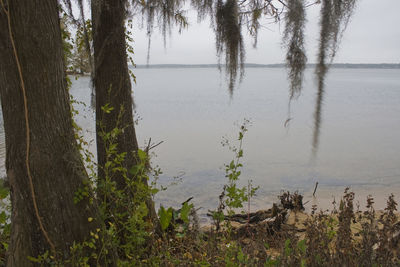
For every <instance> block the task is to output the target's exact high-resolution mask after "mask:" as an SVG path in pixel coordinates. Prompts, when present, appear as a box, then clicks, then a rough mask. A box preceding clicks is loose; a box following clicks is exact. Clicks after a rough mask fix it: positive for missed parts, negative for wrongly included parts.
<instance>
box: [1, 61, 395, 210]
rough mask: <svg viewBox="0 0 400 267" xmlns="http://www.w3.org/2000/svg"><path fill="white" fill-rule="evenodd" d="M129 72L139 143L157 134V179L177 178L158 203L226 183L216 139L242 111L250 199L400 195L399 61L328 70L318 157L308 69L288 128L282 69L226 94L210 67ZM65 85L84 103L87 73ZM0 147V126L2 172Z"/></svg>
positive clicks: (89, 124)
mask: <svg viewBox="0 0 400 267" xmlns="http://www.w3.org/2000/svg"><path fill="white" fill-rule="evenodd" d="M134 72H135V74H136V76H137V84H136V85H134V100H135V103H136V111H137V115H138V116H137V118H139V124H138V126H137V135H138V139H139V144H140V145H141V146H143V147H144V146H145V144H147V141H148V140H149V138H151V140H152V141H153V142H155V143H157V142H159V141H163V143H162V144H161V145H160V146H158V147H157V148H156V149H155V150H154V152H155V154H156V156H155V157H153V165H159V166H160V167H161V169H162V170H163V174H162V175H161V177H160V183H161V184H168V183H170V182H171V181H173V177H174V176H179V177H181V178H182V182H181V183H179V184H178V185H174V186H170V187H169V189H168V190H167V191H166V192H162V193H160V194H159V195H158V197H157V202H163V203H164V204H165V205H179V203H181V202H182V201H184V200H186V199H187V198H188V197H191V196H193V197H194V202H195V204H196V205H197V206H198V207H203V212H205V211H206V210H207V209H211V208H214V207H215V206H216V205H217V202H218V194H219V193H220V191H221V189H222V186H223V184H224V183H226V178H225V177H224V168H223V164H224V163H228V162H229V161H230V160H231V159H232V156H233V154H232V153H231V152H230V151H229V150H228V149H227V148H226V147H222V146H221V140H222V136H226V137H227V138H228V139H229V140H231V141H232V142H233V143H234V142H235V140H236V138H237V133H238V129H237V126H235V125H234V124H235V122H236V123H237V124H240V122H241V121H242V120H243V118H247V119H250V120H251V121H252V125H251V126H250V128H249V131H248V133H247V135H246V136H245V139H244V144H243V145H244V160H243V164H244V168H243V172H242V178H241V179H242V181H243V184H247V180H249V179H251V180H252V181H253V184H255V185H259V186H260V189H259V191H258V197H257V198H256V199H254V203H255V205H256V206H257V207H263V206H267V205H269V204H270V202H271V201H275V198H276V195H277V194H278V193H279V191H280V190H282V189H285V190H291V191H293V190H299V191H300V192H303V193H306V194H310V191H311V192H312V190H313V189H314V184H315V182H317V181H318V182H319V187H318V188H319V189H318V192H320V193H321V194H322V197H325V198H329V197H330V196H331V195H333V194H334V193H337V192H341V191H343V189H344V188H345V187H346V186H351V187H352V189H353V190H355V191H356V192H357V191H360V192H361V191H362V192H365V193H372V194H374V193H375V194H386V193H389V192H393V193H395V194H397V195H400V70H381V69H332V70H331V71H330V72H329V74H328V78H327V80H326V97H325V100H324V106H323V122H322V129H321V138H320V147H319V150H318V155H317V159H316V160H312V157H311V141H312V131H313V111H314V104H315V94H316V85H315V81H314V76H313V71H312V70H310V69H309V70H307V71H306V81H305V86H304V90H303V93H302V95H301V97H300V98H299V99H298V100H297V101H294V102H293V103H292V104H291V114H290V117H291V118H292V120H291V123H290V126H289V127H288V128H285V127H284V123H285V121H286V119H287V118H288V116H289V115H288V89H287V88H288V83H287V81H286V72H285V70H284V69H279V68H277V69H270V68H259V69H251V68H250V69H247V70H246V76H245V78H244V80H243V82H242V84H241V85H240V86H239V88H237V89H236V90H235V92H234V94H233V97H232V98H231V97H230V96H229V93H228V90H227V85H226V82H225V79H224V77H223V76H221V75H220V73H219V72H218V70H217V69H213V68H196V69H185V68H182V69H136V70H135V71H134ZM221 77H222V78H221ZM71 93H72V94H73V95H74V96H75V98H77V99H78V100H81V101H84V102H85V103H87V105H90V89H89V78H87V77H84V78H79V79H78V80H74V81H73V85H72V89H71ZM78 109H80V110H81V115H80V117H78V123H79V124H80V125H81V126H82V127H83V128H84V131H85V136H86V138H87V139H89V140H91V139H94V114H93V111H91V110H90V108H89V107H82V106H79V107H78ZM0 125H1V123H0ZM94 145H95V144H94V142H93V148H94ZM93 151H94V149H93ZM4 156H5V153H4V133H3V130H0V159H1V160H0V168H1V171H0V172H1V174H4ZM333 192H334V193H333ZM382 203H383V202H382Z"/></svg>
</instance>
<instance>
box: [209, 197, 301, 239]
mask: <svg viewBox="0 0 400 267" xmlns="http://www.w3.org/2000/svg"><path fill="white" fill-rule="evenodd" d="M279 200H280V202H281V203H280V204H276V203H274V204H273V205H272V208H270V209H268V210H259V211H256V212H252V213H247V214H246V213H241V214H233V215H225V216H224V220H225V221H231V222H237V223H240V224H241V225H240V226H238V227H234V228H235V230H234V232H235V234H236V235H238V236H243V235H249V234H251V233H253V234H255V233H257V232H258V231H259V230H260V229H263V230H264V231H266V232H268V233H269V234H274V233H276V232H278V231H280V230H281V229H282V226H284V225H285V223H286V220H287V218H288V214H289V213H290V211H291V210H297V211H299V210H304V205H303V196H302V195H300V194H298V193H297V192H295V193H293V194H291V193H289V192H283V193H282V194H281V195H280V196H279ZM207 216H210V217H212V216H213V215H212V212H211V211H210V212H209V213H207Z"/></svg>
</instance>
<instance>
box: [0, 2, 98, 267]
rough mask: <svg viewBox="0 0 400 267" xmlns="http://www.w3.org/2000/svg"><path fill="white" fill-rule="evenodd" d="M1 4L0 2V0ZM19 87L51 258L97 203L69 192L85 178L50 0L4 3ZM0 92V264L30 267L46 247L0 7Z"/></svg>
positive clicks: (85, 228)
mask: <svg viewBox="0 0 400 267" xmlns="http://www.w3.org/2000/svg"><path fill="white" fill-rule="evenodd" d="M4 2H6V1H4ZM5 4H6V3H5ZM6 9H8V11H9V12H8V13H9V15H10V19H11V29H12V34H13V39H14V41H15V46H16V52H17V54H18V56H19V61H20V63H21V70H22V75H23V80H24V82H25V86H26V100H27V107H28V108H27V114H28V119H29V125H30V126H29V135H30V152H29V169H30V171H31V174H32V175H31V179H32V184H33V189H34V196H35V199H36V203H37V207H38V213H39V216H40V218H41V222H42V224H43V228H44V230H45V232H47V234H48V237H49V239H50V240H51V242H52V243H53V244H54V246H55V248H56V250H57V252H58V253H59V254H58V257H61V258H66V257H68V255H69V253H70V247H71V245H72V244H73V242H74V241H77V242H79V241H82V240H83V239H85V238H86V237H88V234H89V231H90V229H91V228H92V226H94V225H92V224H93V223H89V222H88V217H95V214H96V209H95V208H94V207H93V206H91V205H90V204H89V202H88V201H87V200H83V201H81V202H80V203H78V204H74V202H73V198H74V194H75V192H76V191H77V190H78V188H79V187H81V186H82V181H83V180H84V179H87V174H86V171H85V168H84V166H83V163H82V161H81V158H80V155H79V151H78V148H77V145H76V141H75V139H74V133H73V129H72V121H71V113H70V106H69V96H68V92H67V86H66V79H65V72H64V65H63V49H62V40H61V33H60V24H59V17H58V4H57V1H56V0H41V1H38V0H36V1H33V0H13V1H9V6H8V7H7V6H6ZM0 95H1V103H2V109H3V118H4V130H5V139H6V153H7V154H6V171H7V176H8V179H9V183H10V189H11V204H12V216H11V222H12V227H11V241H10V245H9V249H8V259H7V266H33V263H32V262H30V261H29V260H28V256H32V257H37V256H38V255H40V254H42V253H44V252H45V251H51V246H50V244H49V242H48V240H47V239H46V238H45V236H44V233H43V232H44V231H43V230H41V229H40V225H39V219H38V217H37V212H36V211H35V208H34V205H33V203H34V199H33V196H32V187H31V186H30V182H29V181H30V177H29V176H28V174H27V166H26V158H25V156H26V153H27V143H26V124H25V119H26V118H25V108H24V100H23V93H22V88H21V83H20V75H19V72H18V69H17V64H16V58H15V56H14V52H13V47H12V44H11V39H10V37H9V28H8V23H7V16H6V13H5V12H4V10H3V9H2V8H0Z"/></svg>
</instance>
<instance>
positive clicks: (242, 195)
mask: <svg viewBox="0 0 400 267" xmlns="http://www.w3.org/2000/svg"><path fill="white" fill-rule="evenodd" d="M249 124H250V121H249V120H247V119H244V121H243V123H242V125H240V127H239V135H238V139H237V141H238V142H239V145H238V147H235V146H232V145H230V143H229V141H228V139H226V138H224V139H223V141H222V145H223V146H228V148H229V150H231V151H232V152H233V153H234V159H233V160H231V162H230V163H229V164H225V177H226V178H227V179H228V182H227V184H226V185H224V188H223V191H222V193H221V194H220V197H219V199H220V204H219V206H218V208H217V210H216V211H213V212H212V217H213V220H214V223H215V224H216V227H217V230H219V225H220V223H221V222H222V221H223V220H224V217H225V216H224V209H225V208H228V210H227V212H228V214H229V215H231V214H233V213H234V210H235V209H238V208H243V204H244V203H245V202H248V201H250V198H251V197H253V196H254V195H255V194H256V191H257V189H258V187H253V186H252V184H251V181H249V184H248V186H247V187H246V186H243V187H239V186H238V182H239V178H240V175H241V174H242V172H241V168H242V167H243V164H242V163H241V161H240V160H241V159H242V158H243V148H242V146H243V138H244V136H245V134H246V132H247V131H248V126H249Z"/></svg>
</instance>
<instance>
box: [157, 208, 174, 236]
mask: <svg viewBox="0 0 400 267" xmlns="http://www.w3.org/2000/svg"><path fill="white" fill-rule="evenodd" d="M158 216H159V217H160V224H161V229H162V230H163V231H165V229H167V228H168V226H169V224H170V222H171V219H172V208H169V209H168V210H166V209H165V208H164V207H163V206H161V207H160V210H159V211H158Z"/></svg>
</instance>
